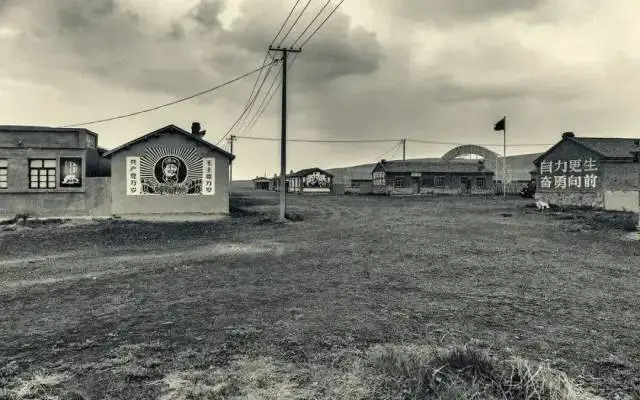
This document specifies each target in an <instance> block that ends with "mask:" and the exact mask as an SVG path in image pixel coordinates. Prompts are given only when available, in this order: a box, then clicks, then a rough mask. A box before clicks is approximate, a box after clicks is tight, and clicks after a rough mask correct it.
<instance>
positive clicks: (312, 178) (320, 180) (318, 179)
mask: <svg viewBox="0 0 640 400" xmlns="http://www.w3.org/2000/svg"><path fill="white" fill-rule="evenodd" d="M303 185H304V186H303V187H305V188H314V189H325V188H329V179H328V177H327V176H326V175H324V174H322V173H320V172H318V171H316V172H313V173H311V174H309V175H307V176H306V177H305V178H304V183H303Z"/></svg>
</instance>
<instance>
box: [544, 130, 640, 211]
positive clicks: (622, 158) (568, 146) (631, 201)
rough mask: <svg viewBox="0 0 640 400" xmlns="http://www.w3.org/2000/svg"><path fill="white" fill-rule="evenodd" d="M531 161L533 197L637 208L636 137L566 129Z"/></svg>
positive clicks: (639, 151) (639, 146)
mask: <svg viewBox="0 0 640 400" xmlns="http://www.w3.org/2000/svg"><path fill="white" fill-rule="evenodd" d="M534 165H535V166H536V174H535V175H536V186H537V187H536V195H535V197H536V199H541V200H544V201H546V202H547V203H549V204H556V205H572V206H589V207H594V208H604V209H607V210H626V211H633V212H640V196H639V191H640V139H628V138H585V137H576V136H575V135H574V134H573V133H572V132H566V133H564V134H563V135H562V140H560V141H559V142H558V143H556V144H555V145H554V146H553V147H551V148H550V149H549V150H547V151H546V152H544V153H543V154H542V155H541V156H540V157H538V158H537V159H536V160H535V161H534Z"/></svg>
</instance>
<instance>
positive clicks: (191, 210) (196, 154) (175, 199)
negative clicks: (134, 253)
mask: <svg viewBox="0 0 640 400" xmlns="http://www.w3.org/2000/svg"><path fill="white" fill-rule="evenodd" d="M203 136H204V131H201V130H200V124H198V123H193V125H192V131H191V133H189V132H187V131H185V130H183V129H181V128H179V127H177V126H175V125H168V126H165V127H164V128H161V129H158V130H156V131H154V132H151V133H148V134H146V135H144V136H142V137H139V138H137V139H135V140H132V141H130V142H128V143H125V144H123V145H122V146H119V147H117V148H115V149H113V150H111V151H109V152H107V153H105V155H104V156H105V157H108V158H110V159H111V209H112V213H113V214H114V215H119V216H125V217H126V216H130V215H144V214H196V213H197V214H228V213H229V165H230V163H231V162H232V160H233V158H234V156H233V155H232V154H230V153H228V152H226V151H224V150H222V149H220V148H219V147H217V146H214V145H213V144H211V143H209V142H207V141H205V140H204V139H203V138H202V137H203Z"/></svg>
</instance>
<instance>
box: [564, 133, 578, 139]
mask: <svg viewBox="0 0 640 400" xmlns="http://www.w3.org/2000/svg"><path fill="white" fill-rule="evenodd" d="M568 137H576V135H575V133H573V132H565V133H563V134H562V138H563V139H564V138H568Z"/></svg>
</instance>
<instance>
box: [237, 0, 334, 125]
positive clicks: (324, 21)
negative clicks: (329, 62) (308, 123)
mask: <svg viewBox="0 0 640 400" xmlns="http://www.w3.org/2000/svg"><path fill="white" fill-rule="evenodd" d="M330 1H331V0H329V1H327V3H326V4H325V5H324V6H323V7H322V8H321V9H320V11H318V13H317V14H316V16H315V17H314V18H313V20H312V21H311V22H310V23H309V25H308V26H307V27H306V28H305V29H304V31H303V32H302V34H300V36H298V38H296V40H295V42H294V44H295V43H297V42H298V40H299V39H300V38H301V37H302V35H303V34H304V33H305V32H306V31H307V30H308V29H309V27H311V25H312V24H313V22H314V21H315V20H316V19H317V18H318V17H319V16H320V14H321V13H322V11H323V10H324V9H325V8H326V6H327V5H328V4H329V3H330ZM342 3H344V0H341V1H340V3H338V5H337V6H335V7H334V9H333V10H332V11H331V12H330V13H329V15H327V17H326V18H325V19H324V20H323V21H322V22H321V23H320V25H319V26H318V27H317V28H316V29H315V30H314V31H313V32H312V33H311V35H309V37H308V38H307V39H306V40H305V41H304V43H303V44H302V46H300V48H302V47H304V45H306V44H307V43H308V42H309V40H311V38H312V37H313V36H314V35H315V34H316V33H317V32H318V31H319V30H320V28H322V26H323V25H324V24H325V23H326V22H327V21H328V20H329V18H331V16H332V15H333V14H334V13H335V12H336V10H338V8H339V7H340V6H341V5H342ZM307 5H308V4H307ZM305 8H306V6H305ZM303 12H304V10H303ZM300 15H302V13H300ZM296 22H297V20H296ZM280 44H282V41H281V42H280ZM296 56H297V54H295V55H294V58H293V59H292V60H291V63H290V64H289V65H288V66H287V71H288V70H289V68H291V65H293V63H294V62H295V60H296V58H295V57H296ZM275 79H277V78H275ZM274 83H275V80H274V82H273V83H272V84H271V87H273V84H274ZM280 85H281V83H278V86H277V87H276V90H275V91H274V92H273V93H272V94H271V96H270V97H269V100H268V102H267V104H266V105H265V106H264V108H262V110H260V111H259V112H258V114H256V115H257V119H254V120H253V121H252V122H250V123H249V128H248V129H247V130H245V131H244V132H243V133H248V132H249V131H251V129H253V126H254V125H255V124H256V123H257V121H258V120H259V119H260V117H261V116H262V114H263V113H264V111H265V110H266V109H267V108H268V107H269V104H270V103H271V101H272V100H273V97H274V96H275V93H276V91H277V90H278V88H279V87H280ZM270 89H271V88H270ZM270 89H269V90H270ZM267 96H269V91H267V94H266V95H265V98H264V99H266V98H267ZM264 99H263V101H262V103H264ZM262 103H261V104H262ZM258 108H260V106H258Z"/></svg>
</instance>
